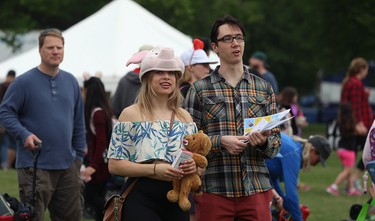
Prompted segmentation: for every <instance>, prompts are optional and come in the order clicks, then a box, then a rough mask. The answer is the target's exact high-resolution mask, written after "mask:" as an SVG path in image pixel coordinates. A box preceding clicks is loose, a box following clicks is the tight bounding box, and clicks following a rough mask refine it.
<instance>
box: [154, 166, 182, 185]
mask: <svg viewBox="0 0 375 221" xmlns="http://www.w3.org/2000/svg"><path fill="white" fill-rule="evenodd" d="M154 167H155V168H154V169H155V170H154V171H155V174H154V176H155V178H157V179H160V180H166V181H171V180H172V179H181V178H182V177H183V175H184V171H182V170H181V169H175V168H173V167H172V165H171V164H167V163H158V164H155V165H154Z"/></svg>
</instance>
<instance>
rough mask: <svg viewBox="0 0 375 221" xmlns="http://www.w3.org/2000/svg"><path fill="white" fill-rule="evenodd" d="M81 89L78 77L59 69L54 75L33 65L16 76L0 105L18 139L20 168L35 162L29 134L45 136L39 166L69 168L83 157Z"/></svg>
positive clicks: (2, 118)
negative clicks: (28, 143) (43, 71)
mask: <svg viewBox="0 0 375 221" xmlns="http://www.w3.org/2000/svg"><path fill="white" fill-rule="evenodd" d="M83 116H84V114H83V101H82V96H81V91H80V88H79V85H78V82H77V80H76V79H75V77H74V76H73V75H72V74H70V73H68V72H65V71H63V70H60V71H59V73H58V74H57V75H56V76H55V77H51V76H49V75H47V74H44V73H42V72H41V71H39V69H38V68H33V69H31V70H29V71H27V72H26V73H24V74H22V75H20V76H19V77H17V78H16V79H15V80H14V81H13V83H12V84H11V85H10V87H9V88H8V90H7V92H6V93H5V96H4V99H3V101H2V103H1V105H0V122H1V123H2V124H3V125H4V126H5V127H6V128H7V130H8V131H9V132H10V133H11V134H12V135H13V136H14V137H15V138H16V139H17V160H16V167H17V168H27V167H32V166H33V156H32V152H31V151H29V150H27V149H25V148H24V146H23V144H24V142H25V140H26V138H27V137H28V136H29V135H31V134H35V135H36V136H37V137H38V138H39V139H41V140H42V149H41V153H40V156H39V160H38V168H41V169H49V170H59V169H67V168H69V167H70V166H71V165H72V164H73V162H74V161H75V160H83V156H84V148H85V143H86V138H85V125H84V117H83Z"/></svg>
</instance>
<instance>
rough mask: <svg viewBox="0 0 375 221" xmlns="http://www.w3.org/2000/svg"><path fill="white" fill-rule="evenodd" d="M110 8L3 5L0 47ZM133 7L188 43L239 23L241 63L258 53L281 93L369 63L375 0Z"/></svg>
mask: <svg viewBox="0 0 375 221" xmlns="http://www.w3.org/2000/svg"><path fill="white" fill-rule="evenodd" d="M109 2H110V0H96V1H91V0H64V1H57V0H53V1H51V0H33V1H24V0H2V1H1V2H0V12H1V13H0V30H2V31H3V32H4V33H6V35H5V36H3V37H2V39H1V40H3V41H6V42H8V43H9V44H11V45H12V44H13V45H14V46H15V47H17V42H16V38H15V34H18V33H24V32H27V31H29V30H33V29H42V28H47V27H51V26H54V27H57V28H60V29H62V30H65V29H67V28H69V27H70V26H72V25H74V24H75V23H77V22H79V21H80V20H82V19H84V18H85V17H87V16H89V15H91V14H93V13H94V12H96V11H97V10H99V9H100V8H101V7H103V6H104V5H105V4H107V3H109ZM135 2H137V3H139V4H140V5H142V6H143V7H144V8H146V9H147V10H149V11H150V12H152V13H153V14H155V15H156V16H158V17H160V18H161V19H163V20H164V21H166V22H167V23H169V24H170V25H172V26H173V27H175V28H177V29H178V30H180V31H182V32H183V33H185V34H187V35H189V36H191V37H207V38H209V33H210V29H211V25H212V23H213V22H214V21H215V20H216V19H217V18H218V17H221V16H223V15H226V14H230V15H232V16H234V17H236V18H238V19H240V20H241V21H242V22H243V23H244V25H245V29H246V51H245V55H244V63H245V64H247V62H248V58H249V57H250V55H251V54H252V53H253V52H254V51H256V50H262V51H264V52H265V53H266V54H267V55H268V57H269V64H270V67H269V69H270V70H271V71H272V72H273V73H274V74H275V76H276V77H277V79H278V81H279V84H280V88H283V87H285V86H294V87H296V88H297V89H298V90H299V91H300V93H301V94H305V93H311V92H312V91H313V90H314V88H315V86H316V85H315V82H316V80H317V78H318V77H319V76H318V75H319V74H318V73H322V70H323V71H324V75H333V74H336V73H337V72H338V71H345V69H346V68H347V67H348V65H349V63H350V60H351V59H352V58H353V57H357V56H361V57H364V58H366V59H367V60H374V59H375V52H374V48H375V29H374V27H375V16H373V15H375V1H355V0H341V1H327V0H314V1H313V0H306V1H299V0H278V1H275V0H231V1H227V0H205V1H193V0H163V1H160V0H135ZM124 13H125V12H124ZM135 22H136V19H135ZM372 86H375V82H374V85H372Z"/></svg>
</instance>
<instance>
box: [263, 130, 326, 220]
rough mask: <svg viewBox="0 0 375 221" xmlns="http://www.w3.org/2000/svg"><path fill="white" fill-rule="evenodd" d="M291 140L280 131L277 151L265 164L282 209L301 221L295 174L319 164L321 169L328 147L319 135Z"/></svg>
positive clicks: (296, 176)
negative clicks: (281, 185)
mask: <svg viewBox="0 0 375 221" xmlns="http://www.w3.org/2000/svg"><path fill="white" fill-rule="evenodd" d="M293 138H294V139H293ZM293 138H292V137H290V136H288V135H287V134H285V133H283V132H282V133H281V148H280V152H279V154H278V155H276V157H275V158H273V159H271V160H266V165H267V168H268V170H269V173H270V176H271V182H272V185H273V187H274V189H275V190H276V192H277V193H278V194H279V195H280V196H281V197H282V198H283V207H284V209H285V210H286V211H288V212H289V213H290V214H291V215H292V217H293V220H294V221H302V214H301V210H300V204H299V198H298V188H297V184H298V176H299V171H300V169H301V168H302V169H307V168H309V167H310V166H316V165H317V164H318V163H319V162H321V163H322V165H323V166H324V165H325V162H326V160H327V159H328V157H329V155H330V153H331V148H330V145H329V143H328V141H327V139H326V138H324V137H322V136H319V135H315V136H312V137H310V138H309V139H308V140H304V139H301V138H299V137H293ZM280 182H284V184H285V185H284V186H285V191H283V190H282V189H281V187H280Z"/></svg>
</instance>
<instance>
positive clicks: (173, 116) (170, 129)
mask: <svg viewBox="0 0 375 221" xmlns="http://www.w3.org/2000/svg"><path fill="white" fill-rule="evenodd" d="M175 115H176V114H175V113H174V111H172V116H171V120H170V121H169V122H170V123H169V133H171V131H172V128H173V124H174V118H175Z"/></svg>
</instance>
